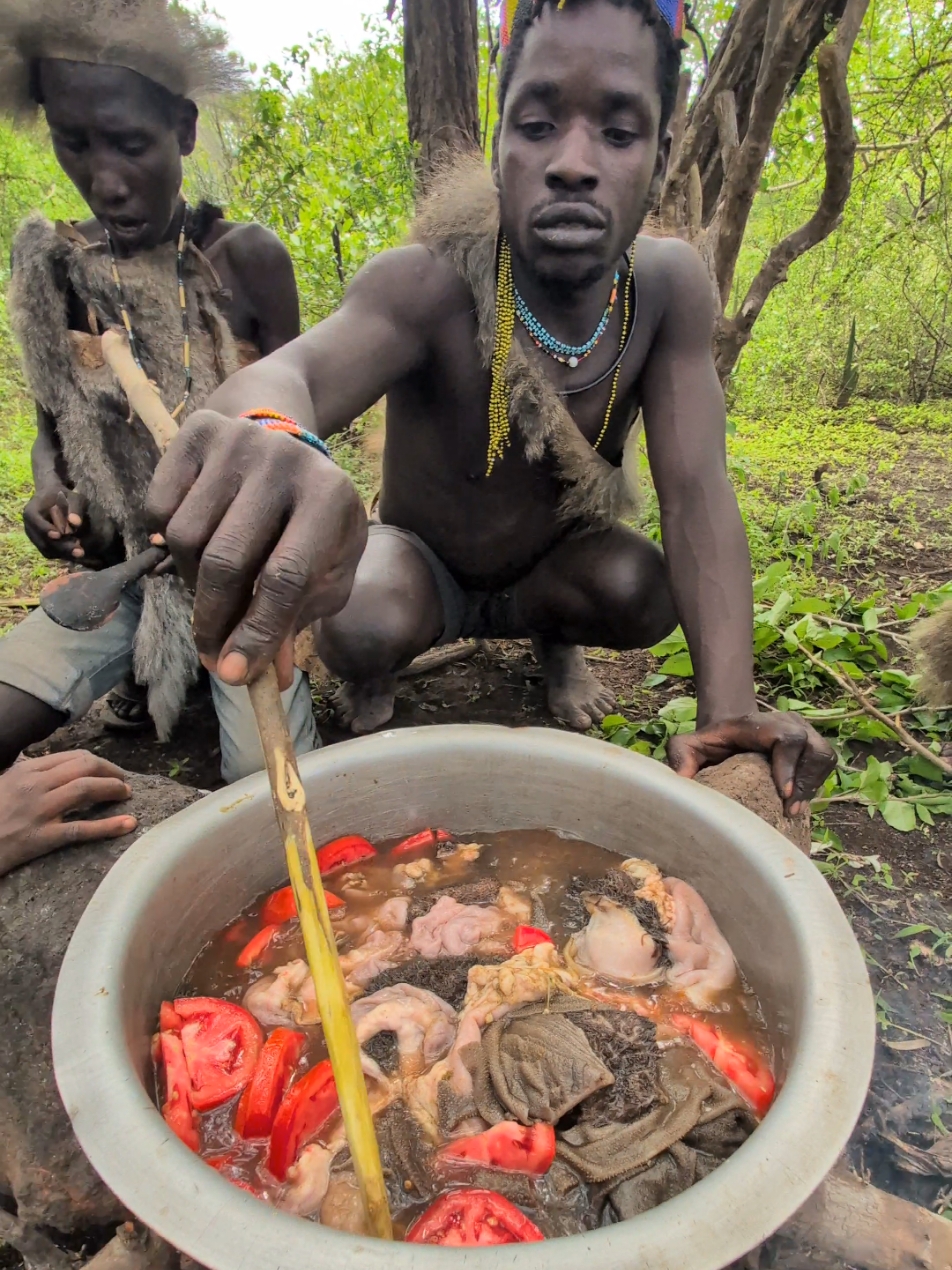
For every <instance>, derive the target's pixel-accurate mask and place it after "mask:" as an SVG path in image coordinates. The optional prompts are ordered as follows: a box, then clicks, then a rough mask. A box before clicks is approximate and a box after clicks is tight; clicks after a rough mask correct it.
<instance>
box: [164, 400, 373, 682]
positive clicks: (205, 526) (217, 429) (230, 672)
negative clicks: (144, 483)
mask: <svg viewBox="0 0 952 1270" xmlns="http://www.w3.org/2000/svg"><path fill="white" fill-rule="evenodd" d="M148 515H149V519H150V522H151V525H152V527H153V528H154V529H155V530H156V532H157V533H159V534H161V535H162V536H163V537H164V539H165V541H166V542H167V543H168V546H169V549H170V551H171V553H172V557H173V559H174V561H175V564H176V566H177V568H178V571H179V573H180V574H181V576H182V578H183V579H184V580H185V583H186V585H187V586H189V587H190V588H192V589H193V590H194V592H195V608H194V614H193V619H192V625H193V630H194V633H195V643H196V646H197V647H198V651H199V655H200V656H201V658H202V661H203V663H204V664H205V666H206V667H207V668H208V669H209V670H213V671H215V673H217V674H218V676H219V677H220V678H221V679H223V680H224V681H225V682H226V683H230V684H242V683H247V682H248V681H249V680H251V679H254V678H255V677H256V676H257V675H259V674H261V673H262V672H263V671H264V670H265V669H266V668H267V666H268V665H269V664H270V663H271V662H272V661H274V660H275V658H276V657H277V656H278V653H279V650H280V649H281V648H282V645H287V643H288V641H289V639H291V638H293V637H294V636H295V635H296V634H297V632H298V631H300V630H303V628H304V627H305V626H306V625H308V624H309V623H311V622H314V621H316V620H317V619H318V618H321V617H328V616H331V615H332V614H334V613H338V612H340V610H341V609H342V608H343V607H344V605H345V604H346V603H347V600H348V598H349V596H350V592H351V588H352V586H353V583H354V574H355V572H356V570H357V564H358V561H359V560H360V557H361V555H362V554H363V550H364V546H365V545H366V541H367V517H366V514H365V512H364V509H363V505H362V503H361V501H360V498H359V496H358V494H357V491H356V490H355V489H354V486H353V484H352V483H351V481H350V479H349V477H347V475H346V474H345V473H344V472H342V471H341V470H340V468H338V467H337V466H335V464H334V463H332V462H331V461H330V459H327V458H325V457H324V455H322V454H320V453H319V452H318V451H316V450H314V449H312V448H311V447H310V446H308V445H306V444H305V443H304V442H303V441H300V440H298V439H297V438H295V437H291V436H287V435H285V434H282V433H278V432H270V431H267V430H266V429H264V428H261V427H259V426H258V425H257V424H255V423H252V422H250V421H249V420H247V419H227V418H225V417H224V416H223V415H219V414H216V413H215V412H214V411H210V410H202V411H196V413H195V414H194V415H192V417H191V418H190V419H189V420H188V422H187V423H186V424H185V425H184V427H183V428H182V430H181V432H180V433H179V435H178V436H177V437H176V439H175V440H174V441H173V443H172V445H171V446H170V447H169V449H168V451H167V452H166V454H165V456H164V457H163V459H162V461H161V462H160V464H159V466H158V468H157V469H156V473H155V478H154V480H153V482H152V486H151V489H150V491H149V500H148Z"/></svg>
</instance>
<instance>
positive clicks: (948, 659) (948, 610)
mask: <svg viewBox="0 0 952 1270" xmlns="http://www.w3.org/2000/svg"><path fill="white" fill-rule="evenodd" d="M912 643H913V647H914V648H915V650H916V654H917V660H918V666H919V670H920V671H921V672H922V678H921V680H920V681H919V693H920V695H921V696H922V698H923V700H925V701H927V702H928V703H929V705H930V706H932V707H933V708H935V709H937V710H941V709H946V708H948V707H950V706H952V601H950V602H949V603H948V604H946V605H945V606H944V607H943V608H941V609H939V611H938V613H933V615H932V616H931V617H927V618H926V619H925V621H923V622H919V623H918V625H917V626H915V627H914V628H913V631H912Z"/></svg>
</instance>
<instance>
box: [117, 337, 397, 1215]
mask: <svg viewBox="0 0 952 1270" xmlns="http://www.w3.org/2000/svg"><path fill="white" fill-rule="evenodd" d="M102 352H103V357H104V359H105V360H106V362H108V364H109V366H110V367H111V368H112V371H113V373H114V374H115V376H116V378H117V379H118V380H119V383H120V386H121V387H122V388H123V390H124V391H125V394H126V396H127V397H128V399H129V404H130V405H131V406H132V408H133V410H135V412H136V414H137V415H138V416H139V418H140V419H141V420H142V422H143V423H144V424H145V426H146V427H147V428H148V429H149V431H150V432H151V434H152V436H153V439H154V440H155V443H156V445H157V446H158V447H159V451H160V453H161V452H163V451H164V450H165V449H166V448H167V446H168V445H169V443H170V442H171V441H172V439H173V437H174V436H175V434H176V433H177V432H178V428H177V426H176V424H175V422H174V420H173V419H172V417H171V415H170V414H169V413H168V411H167V410H166V409H165V406H164V405H163V404H162V401H161V398H160V397H159V395H158V393H157V392H156V391H155V389H154V388H153V386H152V384H151V383H150V382H149V380H148V378H147V377H146V375H145V372H144V371H143V370H142V369H141V368H140V367H139V366H137V365H136V363H135V360H134V359H133V356H132V352H131V350H130V348H129V341H128V339H127V337H126V334H125V332H124V331H119V330H109V331H106V332H105V333H104V334H103V337H102ZM248 691H249V693H250V696H251V704H252V707H253V708H254V712H255V721H256V722H257V724H258V733H259V735H260V737H261V748H262V749H263V750H264V757H265V762H266V764H267V768H268V779H269V781H270V782H271V797H272V799H273V801H274V811H275V815H276V816H277V819H278V825H279V827H280V830H281V836H282V837H283V838H284V848H285V853H286V855H287V863H288V873H289V875H290V878H291V886H292V887H293V888H294V902H295V904H296V905H297V911H298V917H299V918H300V920H301V930H302V932H303V935H304V947H305V949H306V951H307V962H308V966H309V967H310V971H311V976H312V978H313V979H314V989H315V992H316V995H317V1006H318V1010H319V1011H320V1015H321V1022H322V1024H323V1025H324V1037H325V1040H326V1041H327V1052H328V1055H329V1056H330V1060H331V1067H332V1068H333V1071H334V1080H335V1082H336V1084H337V1092H338V1095H339V1097H340V1105H341V1113H342V1115H343V1118H344V1129H345V1130H346V1133H347V1141H348V1143H349V1144H350V1153H351V1156H352V1158H353V1161H354V1171H355V1172H356V1174H357V1182H358V1185H359V1186H360V1193H361V1196H362V1198H363V1201H364V1210H365V1212H366V1215H367V1223H368V1227H369V1230H370V1231H371V1233H373V1234H374V1235H377V1236H378V1237H379V1238H380V1239H392V1238H393V1227H392V1224H391V1220H390V1206H389V1204H388V1202H387V1190H386V1186H385V1185H384V1180H383V1169H382V1167H381V1164H380V1148H379V1147H378V1145H377V1136H376V1134H375V1132H374V1122H373V1114H372V1112H371V1110H370V1099H369V1098H368V1096H367V1084H366V1081H365V1080H364V1074H363V1069H362V1067H361V1061H360V1046H359V1045H358V1044H357V1032H356V1029H355V1028H354V1021H353V1019H352V1017H351V1013H350V1001H349V999H348V997H347V988H346V985H345V983H344V975H343V971H342V970H341V968H340V961H339V959H338V956H337V941H336V939H335V938H334V930H333V927H332V926H331V919H330V913H329V912H328V908H327V900H326V898H325V895H324V887H323V884H322V882H321V871H320V869H319V868H318V864H317V856H316V854H315V852H314V841H313V838H312V837H311V826H310V823H309V821H308V818H307V801H306V798H305V794H304V786H303V785H302V784H301V777H300V773H299V772H298V765H297V756H296V755H295V753H294V746H293V744H292V742H291V734H290V732H289V730H288V721H287V716H286V715H285V713H284V706H283V705H282V704H281V690H280V687H279V686H278V675H277V671H276V670H275V668H274V667H273V666H269V667H268V669H267V670H266V671H265V673H264V674H263V675H262V676H261V677H260V679H257V680H256V681H255V682H254V683H253V684H251V685H250V686H249V689H248Z"/></svg>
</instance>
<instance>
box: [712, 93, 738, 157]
mask: <svg viewBox="0 0 952 1270" xmlns="http://www.w3.org/2000/svg"><path fill="white" fill-rule="evenodd" d="M714 114H715V115H716V117H717V134H718V137H719V139H720V143H721V166H722V167H723V169H724V179H725V180H726V179H727V173H728V172H729V171H730V166H731V162H732V160H733V158H734V155H735V154H736V153H737V149H738V147H739V145H740V137H739V136H738V135H737V102H736V100H735V98H734V94H733V93H732V92H731V90H730V89H729V88H725V90H724V91H723V92H722V93H718V94H717V96H716V97H715V98H714Z"/></svg>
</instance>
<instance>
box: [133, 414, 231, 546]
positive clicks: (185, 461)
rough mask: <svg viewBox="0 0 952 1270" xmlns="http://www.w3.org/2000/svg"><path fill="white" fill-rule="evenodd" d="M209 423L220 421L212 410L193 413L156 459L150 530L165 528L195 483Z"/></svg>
mask: <svg viewBox="0 0 952 1270" xmlns="http://www.w3.org/2000/svg"><path fill="white" fill-rule="evenodd" d="M210 420H215V421H218V422H221V416H220V415H216V414H214V413H213V412H212V411H204V410H203V411H196V412H195V414H194V415H192V417H191V418H190V419H187V420H186V422H185V423H184V424H183V425H182V427H181V428H180V430H179V434H178V436H177V437H176V438H175V440H174V441H173V442H172V444H171V445H170V446H169V448H168V449H167V450H166V452H165V454H164V455H163V456H162V458H161V459H160V460H159V463H158V466H157V467H156V469H155V474H154V475H153V477H152V484H151V485H150V486H149V493H148V497H147V499H146V508H145V511H146V520H147V522H148V524H149V527H150V529H152V530H153V531H155V532H157V533H164V532H165V527H166V525H167V524H168V523H169V521H170V520H171V519H172V517H173V516H174V515H175V513H176V512H177V511H178V509H179V507H180V505H181V503H182V501H183V499H184V498H185V496H186V494H187V493H188V491H189V490H190V489H191V488H192V486H193V485H194V484H195V482H196V481H197V480H198V475H199V473H200V472H201V470H202V467H203V466H204V463H205V454H206V449H207V447H208V444H209V439H208V438H209V431H210V430H209V427H208V423H209V421H210Z"/></svg>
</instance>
